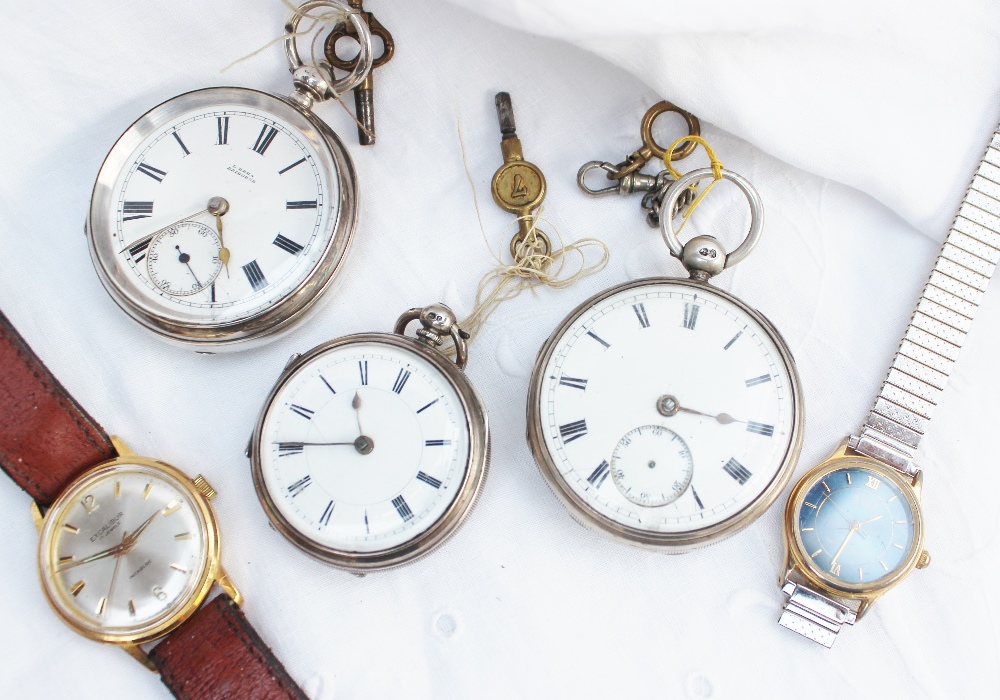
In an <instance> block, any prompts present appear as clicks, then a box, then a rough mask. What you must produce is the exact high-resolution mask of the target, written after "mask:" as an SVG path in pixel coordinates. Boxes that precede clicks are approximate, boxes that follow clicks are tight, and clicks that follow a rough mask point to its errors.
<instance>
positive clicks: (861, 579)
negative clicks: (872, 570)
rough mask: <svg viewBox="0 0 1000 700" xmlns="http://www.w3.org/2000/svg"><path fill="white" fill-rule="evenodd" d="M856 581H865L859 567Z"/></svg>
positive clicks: (863, 573)
mask: <svg viewBox="0 0 1000 700" xmlns="http://www.w3.org/2000/svg"><path fill="white" fill-rule="evenodd" d="M858 580H859V581H864V580H865V572H864V571H863V570H862V569H861V567H860V566H859V567H858Z"/></svg>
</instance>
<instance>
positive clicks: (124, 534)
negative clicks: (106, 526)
mask: <svg viewBox="0 0 1000 700" xmlns="http://www.w3.org/2000/svg"><path fill="white" fill-rule="evenodd" d="M127 539H128V531H127V530H126V531H125V532H122V544H125V540H127ZM122 554H125V551H124V550H123V551H122V552H121V554H119V555H118V556H117V557H115V570H114V571H112V572H111V585H110V586H108V597H107V598H106V599H105V605H111V596H112V595H113V594H114V592H115V582H116V581H117V580H118V569H119V568H120V567H121V565H122V556H121V555H122Z"/></svg>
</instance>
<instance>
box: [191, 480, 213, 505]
mask: <svg viewBox="0 0 1000 700" xmlns="http://www.w3.org/2000/svg"><path fill="white" fill-rule="evenodd" d="M194 487H195V488H196V489H198V492H199V493H200V494H201V495H202V496H204V497H205V498H207V499H208V500H210V501H211V500H212V499H213V498H215V495H216V492H215V489H214V488H212V485H211V484H210V483H208V482H207V481H206V480H205V477H203V476H202V475H201V474H199V475H198V476H196V477H195V478H194Z"/></svg>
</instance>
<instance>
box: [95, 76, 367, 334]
mask: <svg viewBox="0 0 1000 700" xmlns="http://www.w3.org/2000/svg"><path fill="white" fill-rule="evenodd" d="M222 105H224V106H226V107H231V106H237V107H240V106H242V107H248V108H252V109H257V110H260V111H264V112H268V113H271V114H273V115H275V116H277V117H280V118H281V119H283V120H284V121H286V122H287V123H289V124H291V125H292V126H293V127H295V128H296V129H297V130H298V132H299V134H300V135H301V137H302V138H303V139H304V140H306V141H308V142H309V143H310V145H311V146H312V147H313V148H314V149H315V151H316V153H318V154H319V156H320V165H321V167H322V168H323V169H324V171H325V174H326V176H327V178H328V181H329V182H330V183H331V185H332V183H333V181H334V180H336V188H335V189H336V190H337V191H338V192H339V201H340V206H339V208H338V210H337V211H336V213H335V214H333V215H332V216H330V218H329V221H328V223H327V227H326V230H325V231H324V235H327V234H328V235H329V239H328V240H327V243H326V247H325V249H324V251H323V253H322V255H321V256H320V258H319V262H318V263H317V264H316V266H315V267H314V268H313V270H312V272H311V273H310V274H308V275H307V276H306V277H305V278H304V279H303V280H302V281H301V282H300V283H299V284H298V285H296V286H295V287H294V288H293V289H292V290H290V291H289V292H288V293H287V294H285V295H284V296H283V297H282V298H281V299H279V300H278V301H277V302H275V303H274V304H271V305H269V306H268V307H266V308H265V309H263V310H261V311H259V312H257V313H256V314H253V315H251V316H248V317H245V318H242V319H238V320H234V321H227V322H223V323H217V324H212V323H203V322H197V321H189V322H188V321H180V320H177V319H174V318H168V317H166V316H164V315H163V314H162V313H160V312H159V311H158V310H157V308H156V306H155V305H154V304H152V303H150V302H148V301H146V300H145V299H144V296H143V294H142V293H141V292H139V291H138V282H137V281H136V280H134V279H132V278H130V277H129V276H126V275H123V274H121V273H120V271H119V270H118V266H117V263H116V260H117V256H118V253H119V251H118V250H115V246H114V245H113V239H112V236H111V232H112V231H113V230H114V222H113V221H111V217H110V216H109V212H110V211H111V198H112V194H113V187H114V185H115V182H116V181H117V179H118V176H119V174H120V172H121V170H122V168H124V167H126V166H127V164H128V163H129V162H130V157H131V155H132V154H133V153H134V151H135V149H136V148H137V147H138V146H139V145H140V144H141V143H142V141H143V140H144V139H146V138H147V137H148V136H149V135H150V134H152V133H153V132H155V131H156V130H157V129H159V128H160V127H162V126H163V125H164V124H167V123H170V121H171V120H173V119H175V118H177V117H178V116H180V115H182V114H184V113H187V112H190V111H192V110H198V109H207V108H211V107H212V106H222ZM331 194H332V192H331ZM331 199H332V197H331ZM356 222H357V177H356V174H355V170H354V164H353V162H352V161H351V158H350V155H349V154H348V152H347V149H346V148H345V146H344V144H343V142H341V140H340V138H339V137H338V136H337V135H336V134H335V133H334V132H333V130H332V129H331V128H330V127H329V126H328V125H327V124H326V123H325V122H324V121H323V120H322V119H320V118H319V117H317V116H315V115H314V114H312V113H311V112H306V111H304V110H302V109H301V108H300V107H298V106H296V105H295V104H294V103H292V102H291V101H289V100H286V99H284V98H282V97H278V96H275V95H271V94H269V93H265V92H261V91H259V90H252V89H250V88H240V87H210V88H202V89H199V90H193V91H190V92H186V93H183V94H181V95H177V96H175V97H172V98H170V99H168V100H166V101H164V102H161V103H160V104H158V105H156V106H155V107H153V108H152V109H150V110H149V111H147V112H146V113H145V114H143V115H142V116H141V117H139V119H137V120H136V121H135V122H134V123H133V124H132V125H131V126H129V128H128V129H126V130H125V132H124V133H123V134H122V135H121V136H120V137H119V138H118V140H117V141H116V142H115V144H114V146H112V148H111V150H110V151H109V152H108V155H107V156H106V157H105V159H104V162H103V163H102V164H101V168H100V170H99V171H98V175H97V179H96V181H95V183H94V189H93V192H92V194H91V200H90V207H89V211H88V216H87V226H86V233H87V240H88V248H89V249H90V254H91V258H92V260H93V262H94V267H95V268H96V269H97V273H98V277H99V278H100V280H101V283H102V284H103V285H104V288H105V290H106V291H107V292H108V294H109V295H110V296H111V298H112V299H113V300H114V301H115V303H116V304H117V305H118V306H119V307H121V309H122V310H123V311H124V312H125V313H126V314H127V315H128V316H129V317H131V318H132V319H133V320H135V321H137V322H138V323H139V324H140V325H142V326H143V327H144V328H145V329H147V330H148V331H151V332H152V333H154V334H155V335H157V336H158V337H161V338H163V339H166V340H169V341H174V342H177V343H181V344H184V345H189V346H190V345H194V346H196V347H197V348H198V349H204V350H207V351H218V350H226V349H243V348H246V347H248V346H250V345H254V344H257V342H256V341H264V340H270V339H273V338H274V337H276V336H277V335H278V334H280V333H282V332H283V331H285V330H288V329H290V328H291V327H292V326H293V325H295V324H297V323H298V322H299V321H301V320H302V319H303V318H304V317H305V316H306V315H307V314H308V313H309V312H310V311H311V310H313V308H314V306H315V302H316V301H318V300H319V298H320V297H321V296H322V295H323V293H324V292H325V291H326V290H327V289H328V288H329V286H330V284H331V282H332V281H333V279H334V278H335V276H336V273H337V272H338V270H339V269H340V267H341V266H342V265H343V263H344V260H345V258H346V256H347V252H348V250H349V248H350V243H351V240H352V238H353V235H354V229H355V224H356Z"/></svg>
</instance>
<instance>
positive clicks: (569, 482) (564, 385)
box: [527, 168, 803, 551]
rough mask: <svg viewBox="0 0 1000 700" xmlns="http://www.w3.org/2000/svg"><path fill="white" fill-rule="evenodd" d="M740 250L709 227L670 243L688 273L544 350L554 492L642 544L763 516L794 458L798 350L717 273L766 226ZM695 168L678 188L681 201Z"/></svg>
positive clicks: (753, 204) (558, 334) (541, 402)
mask: <svg viewBox="0 0 1000 700" xmlns="http://www.w3.org/2000/svg"><path fill="white" fill-rule="evenodd" d="M722 174H723V176H724V177H725V179H727V180H729V181H731V182H733V183H734V184H735V185H736V186H737V187H739V189H740V190H741V191H742V192H743V194H744V195H745V196H746V197H747V199H748V200H749V202H750V211H751V224H750V232H749V234H748V235H747V237H746V239H745V240H744V241H743V243H742V244H741V245H740V246H739V247H738V248H737V249H736V250H734V251H733V252H732V253H729V254H727V253H726V251H725V249H724V248H723V247H722V245H721V244H720V243H719V241H717V240H716V239H715V238H713V237H711V236H698V237H696V238H692V239H691V240H690V241H688V242H687V244H686V245H682V244H681V243H680V241H679V240H678V238H677V235H676V233H675V231H674V224H673V221H672V220H671V217H669V216H661V217H660V222H659V223H660V228H661V231H662V234H663V238H664V240H665V241H666V243H667V246H668V247H669V249H670V252H671V254H672V255H673V256H675V257H676V258H678V259H679V260H680V261H681V264H683V265H684V267H685V268H686V269H687V271H688V272H689V273H690V279H678V278H670V277H655V278H648V279H639V280H635V281H632V282H627V283H625V284H621V285H618V286H616V287H612V288H611V289H608V290H606V291H603V292H601V293H600V294H597V295H596V296H594V297H592V298H590V299H588V300H587V301H585V302H584V303H582V304H581V305H580V306H578V307H577V308H576V309H575V310H574V311H572V312H571V313H570V315H569V316H568V317H567V318H566V319H565V320H564V321H563V322H562V323H561V324H560V325H559V327H558V328H556V330H555V331H554V332H553V333H552V335H551V336H550V337H549V339H548V340H547V341H546V342H545V344H544V345H543V346H542V349H541V351H540V352H539V355H538V359H537V361H536V362H535V368H534V372H533V374H532V377H531V383H530V388H529V394H528V407H527V413H528V444H529V446H530V448H531V451H532V453H533V454H534V456H535V460H536V461H537V462H538V465H539V467H540V469H541V471H542V474H543V475H544V477H545V479H546V481H547V482H548V483H549V486H550V487H551V488H552V490H553V491H554V492H555V494H556V495H557V496H558V497H559V499H560V500H561V501H562V502H563V503H564V504H565V505H566V507H567V508H568V509H569V511H570V513H571V514H572V515H573V516H574V517H575V518H576V519H577V520H578V521H580V522H581V523H583V524H584V525H587V526H589V527H592V528H595V529H597V530H598V531H600V532H603V533H605V534H607V535H610V536H612V537H614V538H616V539H618V540H620V541H623V542H627V543H629V544H633V545H641V546H646V547H652V548H658V549H664V550H667V551H681V550H685V549H690V548H692V547H697V546H700V545H705V544H708V543H710V542H713V541H716V540H718V539H721V538H723V537H726V536H728V535H731V534H732V533H734V532H736V531H737V530H739V529H740V528H742V527H744V526H746V525H748V524H749V523H751V522H753V521H754V520H755V519H756V518H757V517H759V516H760V515H761V514H762V513H763V512H764V511H765V510H766V509H767V508H768V507H769V506H770V505H771V504H772V503H773V502H774V500H775V499H776V498H777V497H778V495H779V493H780V492H781V489H782V488H783V487H784V486H785V484H787V483H788V480H789V478H790V476H791V474H792V471H793V469H794V467H795V463H796V460H797V458H798V454H799V448H800V443H801V439H802V426H803V407H802V397H801V391H800V388H799V379H798V375H797V374H796V370H795V363H794V361H793V360H792V355H791V353H790V352H789V350H788V347H787V346H786V345H785V342H784V340H783V339H782V337H781V335H780V334H779V333H778V331H777V330H776V329H775V328H774V327H773V326H772V325H771V324H770V322H768V320H767V319H766V318H764V316H763V315H761V314H760V313H759V312H757V311H755V310H754V309H752V308H750V307H749V306H747V305H746V304H745V303H744V302H742V301H741V300H739V299H737V298H736V297H734V296H733V295H731V294H727V293H726V292H723V291H721V290H719V289H717V288H715V287H713V286H711V284H710V283H709V279H710V278H711V277H712V276H713V275H716V274H718V273H720V272H722V270H723V269H725V268H729V267H732V266H733V265H735V264H736V263H738V262H740V261H741V260H743V259H744V258H745V257H746V256H747V255H748V254H749V253H750V252H751V250H752V249H753V248H754V246H755V245H756V244H757V241H758V240H759V238H760V234H761V228H762V225H763V207H762V204H761V201H760V196H759V195H758V194H757V191H756V190H755V189H754V188H753V186H752V185H751V184H750V183H749V182H748V181H747V180H746V179H745V178H743V177H742V176H740V175H737V174H736V173H733V172H730V171H726V170H723V171H722ZM711 176H712V170H711V169H710V168H705V169H702V170H695V171H693V172H690V173H688V174H687V175H684V176H683V177H681V178H680V179H678V180H677V181H676V182H674V183H673V184H672V185H670V189H669V190H668V191H667V192H666V194H665V201H664V203H663V205H662V207H661V209H660V211H661V212H672V211H675V205H676V203H677V201H678V199H679V198H681V197H684V196H686V193H687V192H689V190H688V187H689V186H690V185H692V184H695V183H697V182H698V181H699V180H702V179H705V178H708V177H711Z"/></svg>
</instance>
